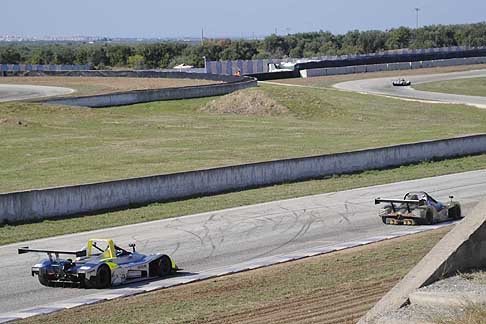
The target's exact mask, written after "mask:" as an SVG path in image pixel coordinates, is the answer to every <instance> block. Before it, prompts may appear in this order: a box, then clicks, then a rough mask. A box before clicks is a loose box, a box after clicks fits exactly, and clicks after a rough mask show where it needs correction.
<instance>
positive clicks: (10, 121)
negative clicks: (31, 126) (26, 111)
mask: <svg viewBox="0 0 486 324" xmlns="http://www.w3.org/2000/svg"><path fill="white" fill-rule="evenodd" d="M0 126H17V127H27V126H28V124H27V122H26V121H25V120H21V119H15V118H0Z"/></svg>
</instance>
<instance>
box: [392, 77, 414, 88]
mask: <svg viewBox="0 0 486 324" xmlns="http://www.w3.org/2000/svg"><path fill="white" fill-rule="evenodd" d="M392 84H393V85H394V86H395V87H408V86H409V85H411V84H412V82H410V81H408V80H405V79H398V80H393V81H392Z"/></svg>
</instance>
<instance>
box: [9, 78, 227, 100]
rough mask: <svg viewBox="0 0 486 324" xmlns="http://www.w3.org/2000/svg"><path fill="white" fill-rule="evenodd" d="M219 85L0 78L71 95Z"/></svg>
mask: <svg viewBox="0 0 486 324" xmlns="http://www.w3.org/2000/svg"><path fill="white" fill-rule="evenodd" d="M216 83H221V82H219V81H210V80H192V79H163V78H116V77H115V78H113V77H65V76H63V77H56V76H30V77H0V84H28V85H43V86H57V87H67V88H71V89H74V90H76V92H74V93H73V94H72V95H95V94H107V93H113V92H119V91H128V90H145V89H161V88H176V87H188V86H200V85H208V84H216Z"/></svg>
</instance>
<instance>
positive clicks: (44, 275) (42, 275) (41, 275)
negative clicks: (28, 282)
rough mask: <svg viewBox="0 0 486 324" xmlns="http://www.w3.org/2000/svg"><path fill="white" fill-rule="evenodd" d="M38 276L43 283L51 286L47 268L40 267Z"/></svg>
mask: <svg viewBox="0 0 486 324" xmlns="http://www.w3.org/2000/svg"><path fill="white" fill-rule="evenodd" d="M37 278H38V279H39V282H40V284H41V285H43V286H47V287H49V279H48V278H47V271H46V270H45V269H40V271H39V274H38V275H37Z"/></svg>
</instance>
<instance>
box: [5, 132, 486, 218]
mask: <svg viewBox="0 0 486 324" xmlns="http://www.w3.org/2000/svg"><path fill="white" fill-rule="evenodd" d="M480 153H486V134H480V135H471V136H465V137H457V138H450V139H444V140H433V141H425V142H418V143H410V144H402V145H396V146H389V147H381V148H372V149H365V150H359V151H353V152H346V153H337V154H327V155H320V156H311V157H304V158H295V159H286V160H277V161H269V162H261V163H251V164H243V165H235V166H228V167H222V168H214V169H207V170H197V171H191V172H182V173H174V174H165V175H154V176H147V177H140V178H133V179H123V180H116V181H109V182H102V183H93V184H85V185H76V186H68V187H59V188H50V189H41V190H28V191H21V192H13V193H5V194H0V223H8V222H21V221H30V220H35V219H43V218H55V217H64V216H68V215H75V214H82V213H93V212H99V211H103V210H110V209H120V208H126V207H130V206H140V205H144V204H149V203H153V202H161V201H170V200H178V199H186V198H190V197H198V196H205V195H212V194H218V193H223V192H229V191H237V190H243V189H247V188H256V187H262V186H268V185H274V184H279V183H285V182H293V181H301V180H308V179H315V178H321V177H325V176H330V175H335V174H344V173H352V172H359V171H364V170H371V169H382V168H388V167H395V166H400V165H405V164H410V163H417V162H421V161H424V160H431V159H444V158H450V157H456V156H466V155H471V154H480Z"/></svg>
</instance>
